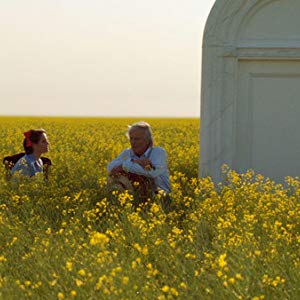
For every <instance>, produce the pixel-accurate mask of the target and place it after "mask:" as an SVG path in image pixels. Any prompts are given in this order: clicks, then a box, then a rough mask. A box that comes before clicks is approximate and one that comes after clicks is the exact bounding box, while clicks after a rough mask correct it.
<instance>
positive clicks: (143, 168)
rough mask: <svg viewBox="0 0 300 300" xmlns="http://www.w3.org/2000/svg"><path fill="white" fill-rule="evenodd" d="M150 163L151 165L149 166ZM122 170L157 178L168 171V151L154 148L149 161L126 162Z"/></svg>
mask: <svg viewBox="0 0 300 300" xmlns="http://www.w3.org/2000/svg"><path fill="white" fill-rule="evenodd" d="M149 162H150V163H151V164H149ZM122 168H123V170H125V171H126V172H130V173H134V174H137V175H142V176H146V177H150V178H155V177H157V176H159V175H161V174H162V173H164V172H165V171H166V170H167V154H166V151H165V150H164V149H163V148H160V147H155V148H153V150H152V153H151V155H150V158H149V159H144V160H141V162H136V161H130V160H129V161H124V162H123V164H122Z"/></svg>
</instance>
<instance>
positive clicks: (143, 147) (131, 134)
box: [107, 121, 171, 202]
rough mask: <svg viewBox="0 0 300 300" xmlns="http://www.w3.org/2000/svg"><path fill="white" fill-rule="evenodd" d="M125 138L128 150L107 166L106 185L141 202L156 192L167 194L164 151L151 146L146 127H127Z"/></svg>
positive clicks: (144, 125)
mask: <svg viewBox="0 0 300 300" xmlns="http://www.w3.org/2000/svg"><path fill="white" fill-rule="evenodd" d="M127 137H128V138H129V141H130V145H131V148H128V149H125V150H124V151H123V152H122V153H121V154H120V155H119V156H118V157H117V158H116V159H114V160H113V161H111V162H110V163H109V164H108V166H107V171H108V175H109V183H110V184H114V185H115V186H116V185H119V186H121V188H123V189H124V190H125V189H128V190H132V191H134V192H137V193H138V194H139V196H140V200H141V202H144V201H146V200H147V198H148V197H149V196H151V195H153V194H154V193H155V194H157V193H159V191H163V193H164V194H168V193H170V191H171V189H170V179H169V170H168V166H167V155H166V151H165V150H164V149H163V148H161V147H154V146H153V136H152V131H151V127H150V125H149V124H148V123H146V122H143V121H140V122H137V123H135V124H133V125H131V126H129V129H128V132H127Z"/></svg>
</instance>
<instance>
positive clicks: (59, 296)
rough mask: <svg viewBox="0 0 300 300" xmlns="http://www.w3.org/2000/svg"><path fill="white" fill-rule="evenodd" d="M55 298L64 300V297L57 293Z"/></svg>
mask: <svg viewBox="0 0 300 300" xmlns="http://www.w3.org/2000/svg"><path fill="white" fill-rule="evenodd" d="M57 298H58V299H60V300H61V299H64V298H65V295H64V294H63V293H58V294H57Z"/></svg>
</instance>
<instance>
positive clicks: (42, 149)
mask: <svg viewBox="0 0 300 300" xmlns="http://www.w3.org/2000/svg"><path fill="white" fill-rule="evenodd" d="M32 147H33V152H37V153H46V152H48V151H49V142H48V138H47V135H46V133H43V134H42V135H41V138H40V140H39V141H38V142H37V143H36V144H35V143H33V145H32Z"/></svg>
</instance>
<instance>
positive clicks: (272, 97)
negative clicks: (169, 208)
mask: <svg viewBox="0 0 300 300" xmlns="http://www.w3.org/2000/svg"><path fill="white" fill-rule="evenodd" d="M299 12H300V0H225V1H224V0H217V1H216V2H215V5H214V7H213V9H212V11H211V13H210V15H209V17H208V20H207V23H206V27H205V32H204V39H203V58H202V90H201V135H200V175H201V176H212V177H213V179H214V181H215V182H218V181H221V180H222V173H221V166H222V165H223V164H224V163H225V164H227V165H229V166H230V167H231V168H233V169H235V170H236V171H238V172H244V171H246V170H247V169H254V170H255V171H257V172H259V173H262V174H263V175H265V176H268V177H270V178H271V179H274V180H276V181H278V182H281V181H283V177H284V176H287V175H291V176H297V175H300V137H299V136H300V135H299V136H298V128H299V127H300V126H299V125H300V117H299V116H300V18H299V16H298V15H299Z"/></svg>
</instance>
